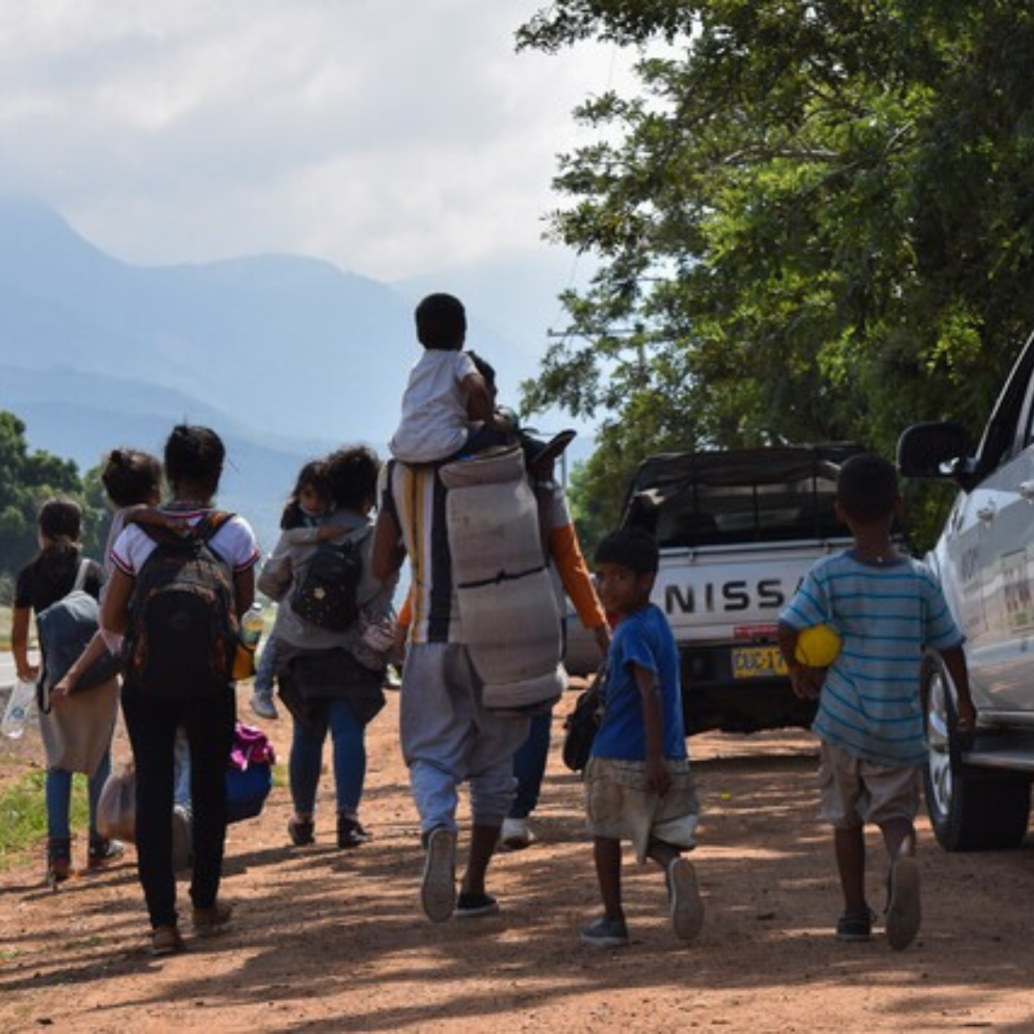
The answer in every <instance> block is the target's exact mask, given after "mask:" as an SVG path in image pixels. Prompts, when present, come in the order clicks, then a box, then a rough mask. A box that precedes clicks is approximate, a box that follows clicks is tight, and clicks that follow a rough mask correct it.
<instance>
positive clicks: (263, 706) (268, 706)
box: [248, 693, 280, 718]
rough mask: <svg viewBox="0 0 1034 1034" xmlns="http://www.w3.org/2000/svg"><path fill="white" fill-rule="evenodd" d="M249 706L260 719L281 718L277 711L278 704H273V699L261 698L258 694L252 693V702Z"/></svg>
mask: <svg viewBox="0 0 1034 1034" xmlns="http://www.w3.org/2000/svg"><path fill="white" fill-rule="evenodd" d="M248 704H249V706H250V707H251V709H252V711H254V712H255V714H257V715H258V716H259V718H279V717H280V712H279V711H277V709H276V704H274V703H273V698H272V697H263V696H259V695H258V693H252V694H251V700H250V701H249V702H248Z"/></svg>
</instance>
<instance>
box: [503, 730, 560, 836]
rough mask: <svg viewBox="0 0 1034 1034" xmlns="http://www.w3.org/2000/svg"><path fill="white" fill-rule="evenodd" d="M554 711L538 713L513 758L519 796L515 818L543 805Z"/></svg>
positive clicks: (522, 817) (513, 814)
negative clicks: (543, 789) (541, 792)
mask: <svg viewBox="0 0 1034 1034" xmlns="http://www.w3.org/2000/svg"><path fill="white" fill-rule="evenodd" d="M552 724H553V712H552V711H551V710H550V711H547V712H546V713H545V714H537V715H535V717H534V718H532V720H531V728H530V729H529V730H528V738H527V739H526V740H525V741H524V743H522V744H521V747H520V750H518V751H517V753H516V754H514V756H513V774H514V775H515V776H516V778H517V796H516V797H515V798H514V800H513V807H512V808H510V816H509V817H510V818H511V819H526V818H527V817H528V816H529V815H530V814H531V813H532V812H533V811H534V810H535V808H536V807H537V805H538V803H539V792H540V791H541V789H542V780H543V778H544V777H545V774H546V759H547V758H548V757H549V733H550V727H551V726H552Z"/></svg>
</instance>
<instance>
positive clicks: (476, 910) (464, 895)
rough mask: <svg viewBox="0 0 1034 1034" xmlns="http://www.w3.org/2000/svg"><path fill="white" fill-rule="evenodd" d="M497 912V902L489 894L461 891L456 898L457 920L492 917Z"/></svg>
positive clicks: (455, 912) (454, 913)
mask: <svg viewBox="0 0 1034 1034" xmlns="http://www.w3.org/2000/svg"><path fill="white" fill-rule="evenodd" d="M498 911H499V902H498V901H496V899H495V898H494V897H492V895H491V894H485V893H484V892H483V891H482V892H481V893H474V892H473V891H470V890H461V891H460V894H459V897H458V898H456V910H455V911H454V912H453V915H455V916H456V918H457V919H476V918H477V917H478V916H493V915H495V914H496V913H497V912H498Z"/></svg>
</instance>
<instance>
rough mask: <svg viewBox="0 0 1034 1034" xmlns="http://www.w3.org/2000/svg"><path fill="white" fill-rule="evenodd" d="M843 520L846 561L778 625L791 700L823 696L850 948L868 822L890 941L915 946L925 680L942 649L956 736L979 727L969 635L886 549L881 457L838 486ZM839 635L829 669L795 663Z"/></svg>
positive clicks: (930, 578)
mask: <svg viewBox="0 0 1034 1034" xmlns="http://www.w3.org/2000/svg"><path fill="white" fill-rule="evenodd" d="M836 509H837V516H838V517H839V519H840V520H842V521H843V522H844V523H845V524H846V525H847V526H848V528H850V530H851V534H852V536H853V538H854V544H853V546H852V548H851V549H849V550H847V551H846V552H843V553H839V554H836V555H833V556H828V557H824V558H823V559H822V560H820V561H818V563H816V564H815V566H814V567H812V569H811V571H810V572H809V573H808V575H807V577H806V578H805V580H804V581H803V582H802V583H801V587H800V588H799V589H798V590H797V593H796V595H795V596H794V598H793V599H792V600H791V601H790V603H789V605H788V606H787V607H786V609H785V610H784V611H783V612H782V613H781V614H780V615H779V646H780V649H781V651H782V654H783V657H784V658H785V659H786V663H787V667H788V668H789V671H790V678H791V680H792V682H793V688H794V692H795V693H796V694H797V695H798V696H799V697H803V698H805V699H815V697H818V700H819V705H818V711H817V713H816V716H815V721H814V723H813V725H812V730H813V731H814V732H815V733H816V735H818V737H819V739H820V740H821V741H822V746H821V767H820V770H819V782H820V787H821V795H822V816H823V818H825V819H826V820H827V821H828V822H829V823H830V824H831V825H832V826H833V838H834V846H835V850H836V859H837V866H838V868H839V871H840V884H841V888H842V889H843V894H844V913H843V915H842V916H841V917H840V920H839V921H838V922H837V937H838V939H840V940H843V941H863V940H868V939H869V937H870V936H871V935H872V922H873V918H874V916H873V913H872V911H871V910H870V908H869V905H868V902H867V901H866V897H865V839H864V826H865V823H867V822H871V823H874V824H875V825H877V826H879V828H880V831H881V832H882V834H883V840H884V844H885V845H886V848H887V854H888V855H889V858H890V865H891V867H890V873H889V876H888V892H889V897H888V903H887V912H886V932H887V941H888V942H889V944H890V946H891V947H892V948H894V949H896V950H899V951H900V950H901V949H903V948H906V947H908V945H909V944H911V943H912V941H913V940H914V939H915V936H916V934H917V933H918V932H919V923H920V900H919V869H918V867H917V865H916V861H915V857H914V855H915V836H916V834H915V824H914V823H915V817H916V812H917V811H918V808H919V785H920V771H921V769H922V766H923V765H924V764H925V763H926V742H925V736H924V730H923V711H922V706H921V701H920V694H919V669H920V664H921V662H922V657H923V650H924V649H933V650H937V651H938V652H939V653H940V654H941V656H942V658H943V660H944V664H945V667H946V668H947V669H948V673H949V674H950V676H951V679H952V681H953V683H954V685H955V689H956V692H957V702H956V710H957V713H958V726H959V729H960V731H972V729H973V728H974V724H975V721H976V715H975V712H974V709H973V701H972V699H971V697H970V692H969V678H968V673H967V670H966V659H965V655H964V654H963V652H962V633H961V632H959V630H958V627H957V626H956V624H955V621H954V620H953V618H952V616H951V612H950V611H949V610H948V604H947V602H946V601H945V598H944V594H943V592H942V591H941V587H940V585H939V584H938V582H937V579H936V578H935V577H934V575H933V573H932V572H931V571H930V570H929V569H928V568H927V567H926V566H925V565H924V564H922V563H920V562H919V561H918V560H915V559H913V558H912V557H909V556H905V555H903V554H901V553H899V552H898V550H897V548H896V547H895V545H894V542H893V539H892V538H891V529H892V526H893V523H894V519H895V517H897V516H898V515H899V514H900V513H901V495H900V494H899V492H898V483H897V472H896V471H895V469H894V467H893V466H892V465H891V464H890V463H889V462H887V460H885V459H883V458H882V457H879V456H875V455H872V454H869V453H866V454H861V455H858V456H852V457H851V459H849V460H848V461H847V462H846V463H845V464H844V465H843V467H841V468H840V474H839V477H838V479H837V499H836ZM820 624H828V625H831V626H832V627H833V628H834V629H835V630H836V631H837V632H838V634H839V635H840V638H841V644H842V645H841V648H840V653H839V654H838V656H837V657H836V659H835V660H834V661H833V662H832V664H831V665H830V666H829V667H828V668H825V669H821V668H810V667H806V666H805V665H803V664H801V663H800V662H799V661H798V660H797V659H796V656H795V654H796V646H797V637H798V635H799V634H800V633H801V632H802V631H803V630H804V629H806V628H811V627H813V626H815V625H820Z"/></svg>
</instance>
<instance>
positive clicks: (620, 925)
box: [582, 916, 628, 948]
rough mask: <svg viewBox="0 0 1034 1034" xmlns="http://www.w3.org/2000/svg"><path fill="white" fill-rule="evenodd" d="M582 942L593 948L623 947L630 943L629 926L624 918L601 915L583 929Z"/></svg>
mask: <svg viewBox="0 0 1034 1034" xmlns="http://www.w3.org/2000/svg"><path fill="white" fill-rule="evenodd" d="M582 943H583V944H588V945H589V946H590V947H592V948H623V947H624V946H625V945H626V944H628V927H627V926H626V925H625V921H624V919H608V918H607V917H606V916H600V917H599V919H596V920H594V921H593V922H591V923H590V924H589V925H588V926H587V927H586V928H585V929H584V930H582Z"/></svg>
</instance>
